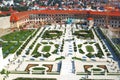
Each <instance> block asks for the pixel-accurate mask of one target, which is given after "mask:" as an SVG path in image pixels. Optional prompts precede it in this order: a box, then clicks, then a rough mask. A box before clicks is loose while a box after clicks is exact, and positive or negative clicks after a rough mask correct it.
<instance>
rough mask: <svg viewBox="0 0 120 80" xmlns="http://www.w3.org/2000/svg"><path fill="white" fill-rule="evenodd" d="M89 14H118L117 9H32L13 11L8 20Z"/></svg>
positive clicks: (119, 13) (119, 14)
mask: <svg viewBox="0 0 120 80" xmlns="http://www.w3.org/2000/svg"><path fill="white" fill-rule="evenodd" d="M88 13H89V14H90V15H105V16H120V12H119V11H114V12H111V11H104V12H100V11H86V10H32V11H24V12H19V13H14V14H12V15H11V17H10V21H18V20H20V19H23V18H25V17H29V15H30V14H52V15H54V14H88Z"/></svg>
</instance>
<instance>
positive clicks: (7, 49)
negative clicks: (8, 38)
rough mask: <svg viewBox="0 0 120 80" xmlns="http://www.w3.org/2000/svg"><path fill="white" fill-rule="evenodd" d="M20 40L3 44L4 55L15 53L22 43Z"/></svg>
mask: <svg viewBox="0 0 120 80" xmlns="http://www.w3.org/2000/svg"><path fill="white" fill-rule="evenodd" d="M21 44H22V43H20V42H14V43H13V42H7V43H3V44H2V50H3V57H4V58H5V57H7V56H8V55H9V54H10V53H11V54H12V53H14V52H15V51H16V50H17V49H18V48H19V47H20V45H21Z"/></svg>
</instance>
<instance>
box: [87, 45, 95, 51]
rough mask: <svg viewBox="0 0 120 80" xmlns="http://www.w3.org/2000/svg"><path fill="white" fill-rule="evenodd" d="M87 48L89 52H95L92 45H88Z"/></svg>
mask: <svg viewBox="0 0 120 80" xmlns="http://www.w3.org/2000/svg"><path fill="white" fill-rule="evenodd" d="M86 49H87V51H88V52H94V49H93V47H92V46H86Z"/></svg>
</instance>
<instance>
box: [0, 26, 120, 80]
mask: <svg viewBox="0 0 120 80" xmlns="http://www.w3.org/2000/svg"><path fill="white" fill-rule="evenodd" d="M46 31H48V33H47V34H46ZM61 32H62V33H61ZM57 33H59V34H57ZM49 34H51V35H50V36H47V35H49ZM93 36H94V37H93ZM33 44H34V45H33ZM31 45H33V47H32V48H30V46H31ZM38 45H39V46H38ZM102 46H103V44H102V43H101V41H100V40H99V38H98V37H97V36H96V33H95V32H94V30H93V29H90V30H86V29H84V28H82V27H81V25H76V24H56V25H55V24H51V25H46V26H45V27H41V28H40V29H39V30H38V32H37V33H36V34H35V36H34V37H33V38H32V39H31V40H30V41H29V44H27V45H26V46H25V48H24V49H23V50H22V52H21V54H20V55H19V56H14V55H13V56H12V57H11V58H10V61H8V60H7V59H8V58H9V56H8V58H6V59H5V61H6V63H7V64H8V65H5V69H6V70H8V71H10V74H9V75H8V76H7V77H6V75H5V74H3V75H0V77H1V79H2V78H5V80H13V79H17V78H48V79H49V78H54V79H57V80H80V79H83V80H85V79H106V80H119V79H120V78H119V75H120V69H119V66H118V62H116V61H114V60H113V56H112V54H111V53H110V52H109V51H108V52H106V51H105V49H104V48H103V47H102ZM45 48H46V49H45ZM28 50H29V53H28V54H26V51H28ZM107 53H110V56H107V55H106V54H107ZM13 58H14V59H13ZM36 67H37V69H38V70H33V68H36ZM41 68H44V70H40V69H41ZM54 79H53V80H54Z"/></svg>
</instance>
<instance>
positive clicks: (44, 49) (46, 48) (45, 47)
mask: <svg viewBox="0 0 120 80" xmlns="http://www.w3.org/2000/svg"><path fill="white" fill-rule="evenodd" d="M50 49H51V46H44V47H43V49H42V52H49V51H50Z"/></svg>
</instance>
